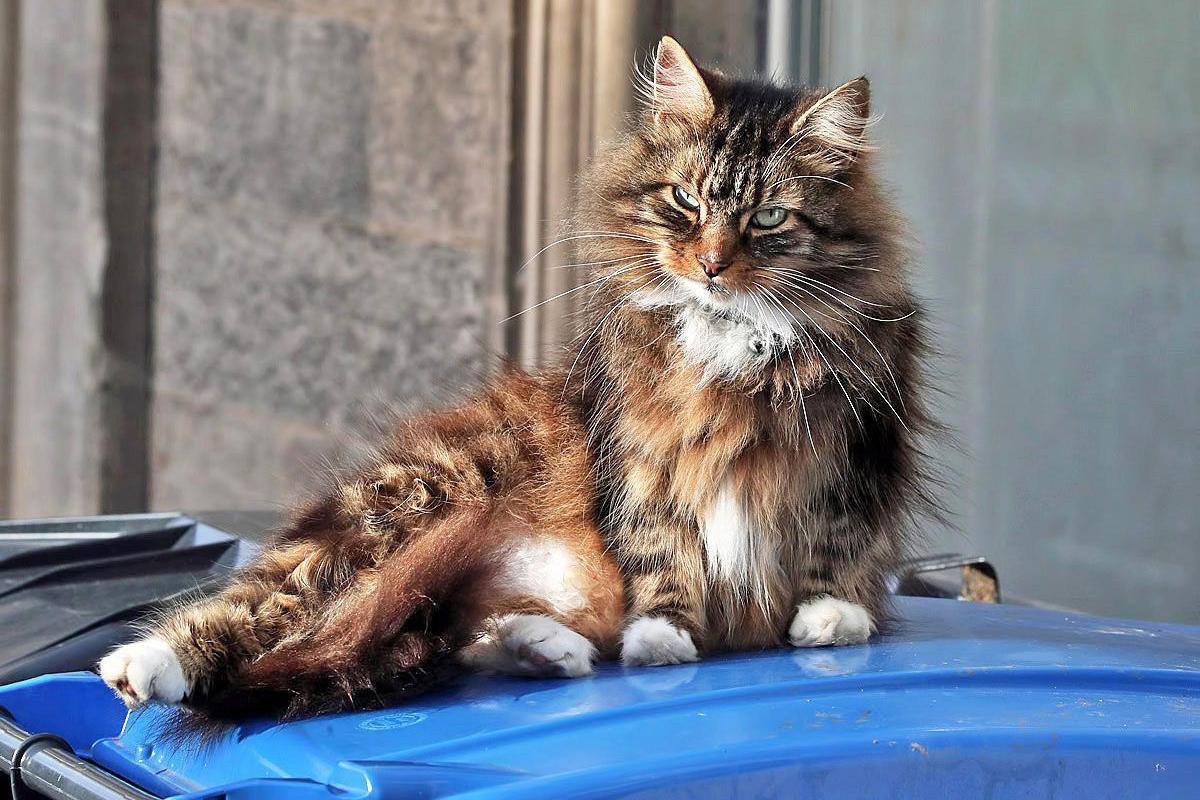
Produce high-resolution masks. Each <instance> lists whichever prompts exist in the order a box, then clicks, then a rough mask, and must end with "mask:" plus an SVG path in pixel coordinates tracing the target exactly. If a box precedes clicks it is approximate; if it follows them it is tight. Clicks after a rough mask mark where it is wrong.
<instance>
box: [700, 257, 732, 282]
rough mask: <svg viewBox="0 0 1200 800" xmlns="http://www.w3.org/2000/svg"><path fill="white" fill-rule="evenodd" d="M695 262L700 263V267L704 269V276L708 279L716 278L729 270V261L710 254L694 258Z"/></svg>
mask: <svg viewBox="0 0 1200 800" xmlns="http://www.w3.org/2000/svg"><path fill="white" fill-rule="evenodd" d="M696 260H697V261H699V262H700V266H702V267H704V274H705V275H707V276H708V277H710V278H715V277H717V276H718V275H720V274H721V273H722V272H724V271H725V270H726V269H728V268H729V259H724V258H718V257H717V256H716V255H713V254H711V253H710V254H707V255H702V256H696Z"/></svg>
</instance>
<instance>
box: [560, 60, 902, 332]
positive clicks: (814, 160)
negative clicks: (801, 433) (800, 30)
mask: <svg viewBox="0 0 1200 800" xmlns="http://www.w3.org/2000/svg"><path fill="white" fill-rule="evenodd" d="M647 72H649V73H652V74H647V75H645V76H643V77H644V85H643V86H642V87H641V89H642V93H643V95H644V97H643V99H644V101H645V109H644V110H643V112H642V113H641V114H640V115H639V117H638V120H637V122H636V124H635V128H634V131H633V132H632V135H631V136H630V137H629V138H628V139H627V140H626V141H624V142H622V143H621V144H620V145H619V146H618V147H616V148H614V149H613V150H612V151H611V152H610V153H609V154H608V155H607V156H606V157H605V158H604V159H602V160H601V162H600V163H599V164H598V166H597V168H596V170H595V172H594V174H593V176H592V178H591V180H590V181H589V185H588V186H587V187H586V188H587V190H588V191H585V192H584V194H583V195H582V207H581V209H580V219H581V220H582V224H581V225H580V233H582V234H586V235H588V236H590V237H592V238H588V239H585V240H584V241H585V242H586V243H587V244H586V250H587V252H588V254H589V255H591V256H594V257H595V258H596V260H597V261H599V262H604V263H600V264H597V270H598V273H597V276H598V279H600V278H607V280H604V281H603V283H604V285H605V288H606V289H608V290H610V291H606V292H605V294H606V295H608V296H611V295H612V294H613V293H614V292H613V291H612V290H614V289H615V294H616V295H617V296H618V297H619V298H622V299H625V300H632V301H634V302H636V303H637V304H639V305H641V306H643V307H659V308H697V309H702V310H705V311H708V312H712V313H715V314H721V315H727V316H735V317H740V318H742V319H745V320H747V321H749V322H751V323H753V324H755V325H756V326H757V327H760V328H762V329H764V330H767V331H770V332H772V333H774V334H777V340H781V341H783V342H784V343H789V342H791V341H794V340H796V339H797V338H798V337H799V336H800V333H799V330H800V329H801V328H802V327H805V326H807V325H808V324H809V323H811V324H812V325H821V326H822V327H829V326H837V325H838V324H846V322H848V321H850V322H852V321H853V320H854V317H855V314H856V313H858V314H860V315H862V316H864V317H866V316H871V315H872V314H875V315H878V313H879V312H880V310H881V309H882V311H883V313H884V314H886V313H887V310H886V308H885V306H886V305H887V304H888V301H887V298H888V296H889V294H891V293H892V292H893V291H894V290H895V289H896V287H897V286H898V281H897V276H896V275H895V274H894V273H895V271H896V270H895V267H894V265H893V263H892V261H893V259H892V253H893V251H894V250H895V247H894V245H895V242H896V239H897V235H896V230H897V227H896V222H895V216H894V214H892V213H891V210H890V206H889V204H888V203H887V202H886V200H885V199H884V198H883V196H882V195H881V194H880V192H879V190H878V189H877V188H876V185H875V182H874V180H873V178H872V176H871V168H870V158H869V152H870V150H871V148H870V145H869V143H868V141H867V137H866V131H867V128H868V126H869V125H870V121H871V120H870V89H869V86H868V83H867V80H866V79H865V78H858V79H856V80H852V81H849V82H848V83H845V84H842V85H841V86H838V87H837V88H835V89H833V90H832V91H814V90H809V89H802V88H792V87H782V86H777V85H773V84H769V83H764V82H758V81H742V80H734V79H731V78H728V77H725V76H723V75H720V74H718V73H715V72H710V71H707V70H704V69H701V68H698V67H697V66H696V65H695V64H694V63H693V62H692V60H691V59H690V58H689V57H688V55H687V53H686V52H684V50H683V48H682V47H681V46H680V45H679V44H678V43H677V42H676V41H675V40H673V39H671V38H669V37H668V38H664V39H663V40H662V42H661V44H660V45H659V48H658V51H657V53H656V56H655V58H654V61H653V66H652V67H651V68H650V69H649V70H647Z"/></svg>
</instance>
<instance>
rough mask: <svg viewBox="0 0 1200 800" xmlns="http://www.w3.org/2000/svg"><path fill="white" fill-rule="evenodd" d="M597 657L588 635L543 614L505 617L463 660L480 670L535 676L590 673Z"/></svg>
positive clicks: (565, 676) (559, 676)
mask: <svg viewBox="0 0 1200 800" xmlns="http://www.w3.org/2000/svg"><path fill="white" fill-rule="evenodd" d="M595 657H596V648H595V647H593V646H592V643H591V642H590V641H588V640H587V638H585V637H584V636H582V635H580V634H578V633H576V632H575V631H573V630H571V629H570V628H568V627H567V626H566V625H563V624H562V623H561V622H559V621H558V620H556V619H551V618H550V617H545V616H542V615H540V614H512V615H510V616H507V617H504V618H503V619H501V620H499V622H498V623H497V624H496V626H495V630H494V632H493V633H491V634H488V635H486V636H484V637H483V638H481V639H480V640H479V641H477V642H475V643H474V644H472V645H471V646H469V647H467V648H466V649H465V650H464V651H463V653H462V659H463V661H464V662H465V663H467V664H468V665H470V666H472V667H474V668H476V669H484V670H494V671H496V672H503V673H506V674H509V675H525V676H529V677H534V678H578V677H581V676H583V675H590V674H591V672H592V659H594V658H595Z"/></svg>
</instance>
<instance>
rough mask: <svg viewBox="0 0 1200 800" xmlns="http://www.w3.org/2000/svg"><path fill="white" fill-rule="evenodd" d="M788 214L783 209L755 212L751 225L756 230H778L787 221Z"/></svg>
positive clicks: (767, 209)
mask: <svg viewBox="0 0 1200 800" xmlns="http://www.w3.org/2000/svg"><path fill="white" fill-rule="evenodd" d="M787 215H788V212H787V211H786V210H785V209H782V208H764V209H762V210H761V211H756V212H754V216H752V217H750V224H751V225H753V226H754V227H756V228H778V227H779V226H780V225H782V224H783V221H784V220H785V219H787Z"/></svg>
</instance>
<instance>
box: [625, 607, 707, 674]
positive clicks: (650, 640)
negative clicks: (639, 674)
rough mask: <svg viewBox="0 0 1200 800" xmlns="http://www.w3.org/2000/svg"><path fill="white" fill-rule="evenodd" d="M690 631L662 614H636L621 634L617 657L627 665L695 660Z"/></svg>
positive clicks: (697, 657)
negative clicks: (637, 616) (619, 650)
mask: <svg viewBox="0 0 1200 800" xmlns="http://www.w3.org/2000/svg"><path fill="white" fill-rule="evenodd" d="M699 659H700V654H699V653H698V652H697V651H696V645H695V644H694V643H693V642H692V635H691V634H690V633H688V632H687V631H685V630H682V629H680V628H677V627H675V626H674V625H672V624H671V623H670V622H669V621H667V620H665V619H663V618H662V617H639V618H638V619H635V620H634V621H633V622H631V623H630V624H629V627H627V628H626V629H625V633H624V634H622V636H621V661H622V662H624V663H625V664H626V665H627V666H630V667H636V666H663V665H666V664H684V663H689V662H692V661H698V660H699Z"/></svg>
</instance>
